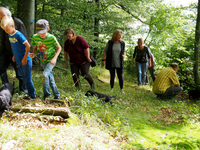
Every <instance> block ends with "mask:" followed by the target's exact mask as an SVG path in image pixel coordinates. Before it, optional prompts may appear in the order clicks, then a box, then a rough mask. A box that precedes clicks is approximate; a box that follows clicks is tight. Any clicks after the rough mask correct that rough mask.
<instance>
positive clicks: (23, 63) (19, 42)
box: [1, 16, 36, 99]
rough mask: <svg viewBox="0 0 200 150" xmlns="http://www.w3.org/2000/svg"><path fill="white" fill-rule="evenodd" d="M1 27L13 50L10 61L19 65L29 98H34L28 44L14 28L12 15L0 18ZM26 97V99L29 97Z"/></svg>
mask: <svg viewBox="0 0 200 150" xmlns="http://www.w3.org/2000/svg"><path fill="white" fill-rule="evenodd" d="M1 28H2V29H3V30H4V31H5V32H6V33H7V34H8V36H9V41H10V44H11V47H12V51H13V54H14V56H13V58H12V61H13V62H16V64H18V65H19V68H20V71H21V73H22V78H23V80H24V82H25V85H26V87H27V90H28V95H29V97H30V98H32V99H35V97H36V96H35V88H34V85H33V82H32V59H31V58H30V56H29V55H28V54H29V50H30V44H29V43H28V41H27V39H26V38H25V36H24V35H23V34H22V33H21V32H20V31H18V30H16V29H15V26H14V21H13V19H12V17H9V16H5V17H3V19H2V20H1ZM29 97H27V99H30V98H29Z"/></svg>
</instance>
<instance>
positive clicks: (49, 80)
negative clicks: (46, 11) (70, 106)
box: [30, 19, 61, 100]
mask: <svg viewBox="0 0 200 150" xmlns="http://www.w3.org/2000/svg"><path fill="white" fill-rule="evenodd" d="M48 31H49V22H48V21H47V20H45V19H39V20H38V21H37V22H36V33H37V34H34V35H33V37H32V41H31V44H32V45H34V48H33V53H30V57H31V58H34V57H35V54H36V52H37V49H39V51H40V59H41V63H42V67H43V69H44V71H43V74H42V81H43V94H44V100H45V99H48V98H49V97H50V95H51V93H50V89H49V85H50V87H51V89H52V91H53V95H54V99H60V93H59V92H58V89H57V86H56V84H55V81H54V76H53V73H52V69H53V68H54V66H55V64H56V60H57V57H58V55H59V54H60V51H61V46H60V44H59V43H58V41H57V39H56V37H55V36H54V35H52V34H50V33H48ZM55 47H56V48H57V51H56V52H55V49H54V48H55Z"/></svg>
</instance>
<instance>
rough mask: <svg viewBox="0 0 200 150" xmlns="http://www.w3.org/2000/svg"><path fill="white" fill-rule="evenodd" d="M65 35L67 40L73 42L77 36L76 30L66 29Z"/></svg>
mask: <svg viewBox="0 0 200 150" xmlns="http://www.w3.org/2000/svg"><path fill="white" fill-rule="evenodd" d="M64 35H65V36H66V37H67V39H69V40H72V39H73V38H74V37H75V36H76V34H75V32H74V30H73V29H71V28H67V29H65V32H64Z"/></svg>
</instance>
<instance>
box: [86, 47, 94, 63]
mask: <svg viewBox="0 0 200 150" xmlns="http://www.w3.org/2000/svg"><path fill="white" fill-rule="evenodd" d="M85 53H86V57H87V61H88V62H91V61H92V60H91V59H90V50H89V48H87V49H86V50H85Z"/></svg>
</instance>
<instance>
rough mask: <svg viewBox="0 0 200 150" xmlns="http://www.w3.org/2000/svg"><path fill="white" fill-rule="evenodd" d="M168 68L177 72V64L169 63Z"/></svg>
mask: <svg viewBox="0 0 200 150" xmlns="http://www.w3.org/2000/svg"><path fill="white" fill-rule="evenodd" d="M170 67H172V69H173V70H174V71H176V72H177V71H178V64H177V63H171V64H170Z"/></svg>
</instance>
